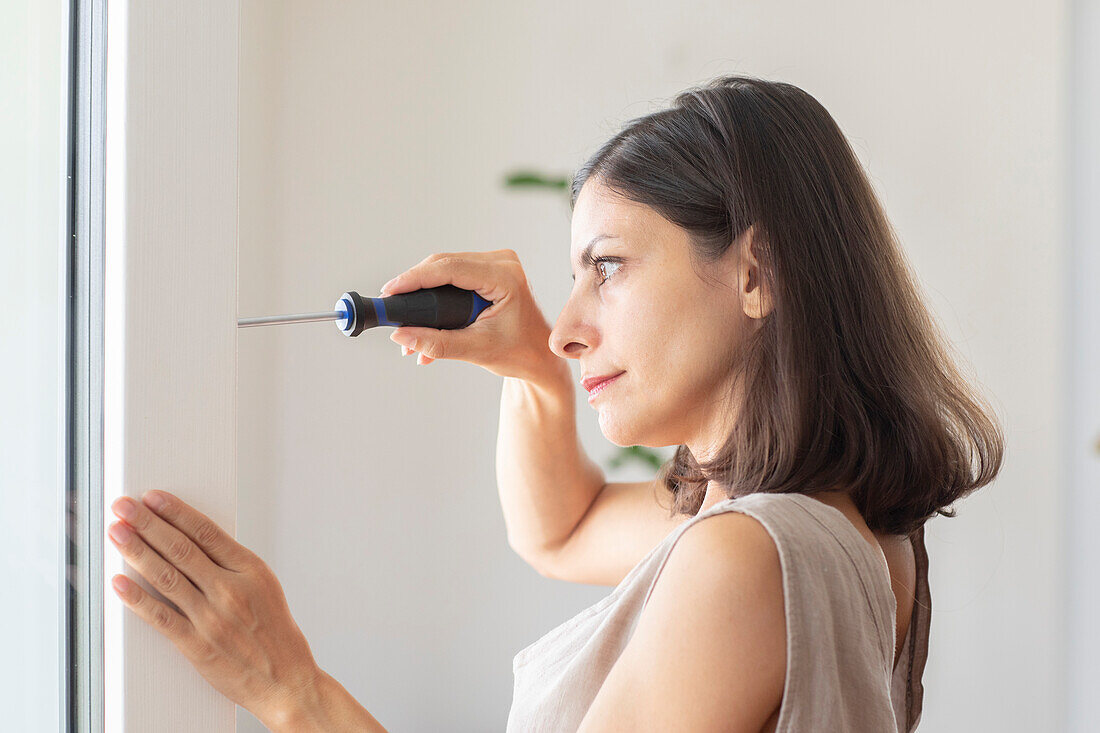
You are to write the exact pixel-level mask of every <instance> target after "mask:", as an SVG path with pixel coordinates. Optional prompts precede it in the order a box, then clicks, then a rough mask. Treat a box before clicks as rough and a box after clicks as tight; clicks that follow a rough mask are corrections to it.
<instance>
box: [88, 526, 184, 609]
mask: <svg viewBox="0 0 1100 733" xmlns="http://www.w3.org/2000/svg"><path fill="white" fill-rule="evenodd" d="M107 534H108V536H109V537H110V538H111V542H113V543H114V545H115V547H117V548H118V551H119V552H121V553H122V556H123V557H124V558H125V559H126V562H127V563H129V564H130V565H131V566H132V567H133V568H134V569H135V570H137V571H138V572H139V573H140V574H141V576H142V577H143V578H145V579H146V580H148V581H149V583H150V585H152V586H153V587H154V588H156V589H157V590H158V591H159V592H160V594H161V595H163V596H164V597H165V598H167V599H168V600H170V601H172V602H173V603H175V604H176V606H178V607H179V608H180V609H181V610H182V611H183V612H184V613H186V614H187V615H188V616H194V615H195V614H196V612H197V611H198V609H199V605H200V604H201V603H202V602H204V601H205V597H204V596H203V594H202V593H200V592H199V590H198V588H196V587H195V586H194V584H192V583H191V581H190V579H188V578H187V576H185V575H184V574H183V573H182V572H180V570H179V569H178V568H176V566H174V565H172V564H171V563H169V562H167V561H165V559H164V558H163V557H161V556H160V555H158V554H157V552H156V551H155V550H154V549H153V548H151V547H150V546H149V545H148V544H146V542H145V541H144V540H142V538H141V537H140V536H139V535H138V533H137V532H136V531H134V530H133V529H131V528H130V527H129V526H128V525H127V524H126V523H125V522H115V523H114V524H112V525H111V526H110V527H109V531H108V533H107ZM134 585H136V584H134ZM142 593H144V591H142ZM145 595H146V596H148V594H145ZM154 603H158V601H154V600H153V599H152V598H148V600H146V599H141V604H142V610H143V611H144V612H148V613H149V614H156V615H157V616H158V617H157V618H156V619H152V620H155V621H156V622H157V624H158V627H159V626H160V625H161V624H165V628H170V624H171V623H172V622H173V621H174V620H173V619H171V618H168V619H165V618H162V616H163V612H162V611H160V610H158V609H157V608H156V607H155V605H153V604H154ZM161 605H163V604H161ZM135 610H137V609H136V608H135ZM164 610H165V611H170V610H171V609H168V608H167V607H166V606H165V609H164ZM172 613H175V611H172ZM177 615H178V614H177ZM143 618H144V616H143ZM151 622H152V621H151Z"/></svg>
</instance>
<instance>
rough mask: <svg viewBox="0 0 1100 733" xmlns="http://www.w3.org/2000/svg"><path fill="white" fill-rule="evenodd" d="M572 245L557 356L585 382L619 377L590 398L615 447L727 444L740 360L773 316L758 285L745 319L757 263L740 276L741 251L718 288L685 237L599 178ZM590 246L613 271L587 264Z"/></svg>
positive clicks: (586, 191)
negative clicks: (694, 262) (747, 342)
mask: <svg viewBox="0 0 1100 733" xmlns="http://www.w3.org/2000/svg"><path fill="white" fill-rule="evenodd" d="M571 237H572V246H571V251H570V261H571V264H572V269H573V276H574V284H573V291H572V293H570V296H569V300H568V301H567V302H566V304H565V307H564V308H563V309H562V312H561V314H560V315H559V316H558V320H557V323H556V324H555V325H554V329H553V331H552V332H551V335H550V348H551V349H552V350H553V351H554V353H556V354H557V355H558V356H560V357H562V358H565V359H577V360H578V361H579V362H580V366H581V377H582V379H583V378H588V377H603V376H606V375H614V374H619V373H620V372H621V373H622V374H621V376H619V377H618V378H617V379H615V380H614V381H613V382H611V383H609V384H608V385H607V386H605V387H604V388H603V389H602V390H600V391H598V392H596V393H595V394H594V395H590V396H589V403H590V404H591V405H592V406H593V407H594V408H595V409H596V411H597V412H598V413H599V421H600V429H601V430H602V431H603V434H604V436H605V437H606V438H607V439H608V440H610V441H611V442H612V443H615V444H616V445H620V446H629V445H644V446H650V447H656V446H666V445H678V444H681V443H683V444H686V445H687V446H688V447H689V448H690V449H691V451H692V454H693V455H694V456H695V457H696V458H698V459H702V458H703V457H705V456H706V455H707V452H708V451H709V450H711V449H712V447H713V448H717V447H718V445H720V443H721V442H722V441H724V439H725V437H726V435H727V434H728V430H729V427H730V425H729V420H730V416H729V414H728V412H727V409H726V406H725V405H726V400H727V398H728V395H729V390H730V388H731V384H730V380H731V375H730V373H729V370H730V364H731V359H732V356H733V353H734V350H735V349H736V347H737V346H738V344H739V343H740V342H741V340H742V339H743V338H744V337H745V334H747V333H749V332H750V329H752V328H753V327H754V326H755V324H754V320H755V317H756V314H757V313H766V311H762V310H761V308H760V296H761V292H760V288H758V287H755V285H753V290H752V291H749V292H747V293H746V301H745V310H743V306H742V303H741V301H740V300H739V298H738V292H739V289H740V287H741V286H742V285H745V284H746V283H749V282H750V280H751V283H759V282H760V280H759V277H757V276H756V275H755V272H750V270H752V269H754V268H755V259H753V258H752V257H751V255H750V257H748V258H746V262H745V263H743V266H741V267H738V262H737V261H736V259H737V253H738V252H739V251H741V249H742V247H741V245H742V244H743V242H737V243H735V245H734V246H732V247H730V248H729V250H727V252H726V254H725V255H724V257H723V259H722V260H720V261H719V262H717V263H715V264H714V265H713V266H712V267H710V268H708V271H707V275H708V276H709V277H710V278H712V281H706V280H703V279H702V278H700V277H699V276H698V275H697V274H696V273H695V271H694V270H693V269H692V266H691V262H690V261H689V259H688V250H689V242H688V234H687V232H686V231H685V230H683V229H681V228H680V227H678V226H676V225H675V224H673V223H671V222H669V221H668V220H667V219H665V218H663V217H662V216H661V215H660V214H658V213H657V212H656V211H655V210H654V209H652V208H650V207H648V206H644V205H642V204H638V203H635V202H632V201H628V200H625V199H622V198H620V197H618V196H616V195H615V194H614V193H613V192H611V191H609V190H608V189H607V188H605V187H603V186H602V185H600V183H599V181H598V180H597V179H595V178H590V179H589V180H588V181H587V182H586V183H585V184H584V187H583V188H582V189H581V192H580V194H579V196H578V198H577V202H576V205H575V206H574V209H573V219H572V232H571ZM742 239H743V240H744V241H747V240H748V236H743V237H742ZM594 240H595V243H594V244H593V245H592V249H591V251H590V252H589V254H590V256H591V257H592V258H595V259H597V260H599V258H601V257H608V258H613V260H614V261H597V263H596V264H594V265H593V264H592V263H591V262H590V260H582V258H583V255H584V253H585V252H586V249H587V247H588V245H589V243H590V242H593V241H594ZM746 311H747V312H746ZM750 313H751V314H752V315H749V314H750Z"/></svg>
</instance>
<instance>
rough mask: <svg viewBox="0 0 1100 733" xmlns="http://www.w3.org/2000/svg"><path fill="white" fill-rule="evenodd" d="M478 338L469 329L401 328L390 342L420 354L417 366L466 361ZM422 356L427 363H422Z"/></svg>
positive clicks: (396, 330)
mask: <svg viewBox="0 0 1100 733" xmlns="http://www.w3.org/2000/svg"><path fill="white" fill-rule="evenodd" d="M478 338H479V336H478V334H477V333H475V332H471V331H470V330H469V328H456V329H445V328H444V329H440V328H421V327H419V326H401V327H400V328H396V329H394V331H393V333H391V334H390V341H393V342H394V343H396V344H401V345H402V346H405V347H407V348H408V349H409V350H410V351H418V352H420V356H418V357H417V364H430V363H431V362H432V361H433V360H435V359H464V358H466V357H467V356H469V355H470V352H471V350H472V349H473V348H474V344H475V341H476V340H477V339H478ZM421 356H423V357H427V361H420V358H421Z"/></svg>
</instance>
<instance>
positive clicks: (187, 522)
mask: <svg viewBox="0 0 1100 733" xmlns="http://www.w3.org/2000/svg"><path fill="white" fill-rule="evenodd" d="M141 500H142V502H143V503H144V504H145V506H147V507H149V508H150V509H151V510H152V511H153V512H155V513H156V515H157V516H158V517H160V518H161V519H163V520H164V521H166V522H168V523H169V524H172V525H173V526H175V527H176V528H177V529H179V530H180V531H181V532H183V534H185V535H187V536H188V537H189V538H190V539H191V540H192V541H193V542H194V543H195V544H196V545H198V546H199V549H201V550H202V551H203V552H205V553H206V555H207V556H208V557H209V558H210V559H211V560H213V561H214V562H215V563H217V564H218V565H220V566H221V567H223V568H225V569H226V570H233V571H235V572H240V571H242V570H245V569H247V568H248V567H249V565H250V564H251V563H252V562H253V559H254V557H255V556H254V555H253V554H252V552H251V551H250V550H249V549H248V548H246V547H245V546H244V545H242V544H240V543H239V542H237V541H236V540H235V539H233V537H232V536H230V534H229V533H228V532H226V531H225V530H224V529H222V528H221V527H219V526H218V525H217V524H215V523H214V521H213V520H212V519H210V517H208V516H206V515H205V514H203V513H202V512H200V511H199V510H197V509H195V508H194V507H192V506H190V505H189V504H187V503H186V502H185V501H183V500H182V499H180V498H179V497H178V496H176V495H175V494H172V493H171V492H168V491H162V490H154V491H146V492H145V494H143V495H142V497H141Z"/></svg>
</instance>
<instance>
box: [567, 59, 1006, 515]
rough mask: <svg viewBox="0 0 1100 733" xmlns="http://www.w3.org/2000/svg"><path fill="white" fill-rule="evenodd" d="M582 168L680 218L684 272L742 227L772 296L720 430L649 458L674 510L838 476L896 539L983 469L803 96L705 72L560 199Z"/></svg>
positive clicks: (890, 246) (845, 169) (940, 370)
mask: <svg viewBox="0 0 1100 733" xmlns="http://www.w3.org/2000/svg"><path fill="white" fill-rule="evenodd" d="M589 177H594V178H595V179H596V180H598V182H599V183H600V184H601V185H603V186H605V187H607V188H608V189H609V190H611V191H613V192H615V193H617V194H619V195H621V196H624V197H625V198H627V199H629V200H631V201H635V202H638V203H641V204H644V205H647V206H650V207H652V208H653V209H655V210H656V211H657V212H658V213H660V214H661V215H662V216H663V217H665V218H666V219H668V220H669V221H670V222H672V223H674V224H676V225H677V226H680V227H682V228H683V229H685V230H687V232H688V233H689V235H690V240H691V249H690V252H689V254H690V257H691V262H692V264H693V267H694V268H695V270H696V272H697V273H698V272H700V271H701V270H704V271H705V269H706V265H707V264H708V263H713V262H714V261H716V260H718V259H719V258H720V257H721V256H722V255H723V253H725V252H726V251H727V249H729V247H730V246H731V245H732V244H733V243H734V241H735V240H736V239H737V238H738V237H740V235H741V234H742V233H744V232H745V231H746V230H747V229H748V227H749V226H750V225H753V224H755V225H756V226H755V228H754V229H753V237H754V244H753V247H754V252H756V253H757V256H758V260H759V262H760V267H761V270H762V273H761V276H762V278H763V280H764V282H765V285H766V288H767V290H768V291H769V292H770V293H771V295H772V302H773V303H774V307H773V309H772V311H771V312H770V313H769V314H768V315H767V316H765V317H764V319H763V320H762V321H761V326H760V327H759V328H757V329H756V330H755V331H753V332H752V333H751V335H750V336H749V337H748V338H747V339H746V343H745V347H744V349H743V350H742V351H741V352H740V353H739V354H737V355H736V356H735V359H734V362H733V363H732V364H731V369H732V370H733V371H732V372H731V373H733V374H734V375H735V376H736V378H735V380H734V382H735V388H734V394H731V395H729V399H730V400H731V402H730V404H731V406H732V407H733V409H734V412H733V413H732V414H735V415H737V416H738V417H737V420H736V422H735V424H734V426H733V428H732V432H731V433H730V435H729V437H728V439H727V440H726V442H725V444H724V445H723V446H722V447H721V449H720V450H719V451H718V453H717V454H716V455H715V457H714V458H713V460H710V461H705V462H702V463H700V462H698V461H697V460H696V457H695V456H693V455H692V454H691V452H690V451H689V450H688V449H687V447H686V446H684V445H680V446H679V447H678V448H677V449H676V453H675V455H674V456H673V457H672V458H671V459H670V460H669V461H668V462H666V463H665V465H664V466H662V468H661V471H660V474H659V477H660V478H661V480H662V482H663V484H664V486H665V487H666V488H667V489H668V490H669V491H670V492H671V493H672V496H673V503H672V508H671V515H675V514H695V513H697V512H698V511H699V508H700V507H701V506H702V502H703V498H704V495H705V493H706V485H707V481H708V479H714V480H716V481H718V482H719V483H720V485H722V486H723V487H725V489H726V493H727V496H729V497H730V498H733V497H737V496H743V495H746V494H751V493H756V492H774V493H789V492H799V493H804V494H812V493H815V492H817V491H826V490H832V489H836V488H843V489H845V490H847V491H848V493H849V495H850V496H851V498H852V500H853V502H854V503H855V505H856V506H857V507H858V509H859V511H860V513H861V514H862V515H863V518H864V521H865V522H866V523H867V525H868V527H870V529H871V530H872V531H875V532H886V533H889V534H904V535H910V534H912V533H913V532H914V531H915V530H917V529H918V528H919V527H921V526H923V524H924V522H925V521H926V520H927V519H928V518H929V517H931V516H932V515H933V514H937V513H938V514H941V515H943V516H948V517H953V516H955V512H954V509H951V508H946V509H945V507H949V505H951V504H952V503H953V502H955V501H956V500H957V499H959V498H960V497H963V496H965V495H967V494H968V493H970V492H971V491H974V490H975V489H978V488H980V487H982V486H984V485H985V484H987V483H989V482H990V481H992V480H993V479H994V478H995V477H996V475H997V473H998V472H999V471H1000V467H1001V462H1002V458H1003V454H1004V437H1003V434H1002V431H1001V426H1000V424H999V422H998V421H997V420H996V419H995V418H994V417H992V416H991V410H990V407H989V403H988V402H986V401H985V400H984V398H983V397H982V396H981V395H980V394H978V393H977V392H976V391H975V390H973V389H972V388H971V386H970V385H969V384H968V383H967V382H966V380H965V379H964V378H963V377H962V376H961V375H960V373H959V371H958V369H957V367H956V365H955V363H954V361H953V360H952V358H951V355H950V354H951V353H952V352H950V348H951V347H950V345H949V344H948V342H947V340H946V339H945V338H944V337H943V336H942V335H941V332H940V330H939V326H938V324H937V322H936V321H935V320H934V318H933V316H932V314H931V313H930V312H929V310H928V309H927V308H926V306H925V305H924V303H923V301H922V298H921V296H920V294H919V291H918V289H917V287H916V285H915V283H914V277H913V274H912V272H911V271H910V269H909V265H908V263H907V261H906V259H905V256H904V254H903V252H902V250H901V247H900V245H899V243H898V240H897V236H896V234H895V233H894V231H893V229H892V227H891V225H890V223H889V221H888V220H887V218H886V215H885V213H884V212H883V210H882V206H881V204H880V203H879V201H878V199H877V198H876V196H875V193H874V190H873V189H872V187H871V184H870V182H869V181H868V179H867V176H866V174H865V172H864V171H863V168H862V167H861V166H860V164H859V161H858V159H857V158H856V156H855V154H854V153H853V151H852V148H851V146H850V145H849V144H848V141H847V139H846V138H845V137H844V135H843V133H842V132H841V130H840V128H839V127H838V126H837V124H836V122H835V121H834V120H833V118H832V117H831V116H830V115H829V113H828V112H827V111H826V110H825V108H824V107H822V106H821V104H820V103H819V102H818V101H817V100H816V99H814V98H813V97H812V96H810V95H809V94H807V93H806V92H804V91H803V90H801V89H799V88H798V87H796V86H793V85H791V84H785V83H780V82H772V81H766V80H763V79H758V78H754V77H748V76H723V77H719V78H717V79H714V80H712V81H710V82H708V83H707V84H705V85H702V86H699V87H694V88H691V89H688V90H686V91H683V92H681V93H680V94H678V95H677V96H676V97H675V99H674V101H673V104H672V106H671V108H669V109H665V110H661V111H658V112H654V113H652V114H649V115H646V116H644V117H639V118H635V119H633V120H630V121H629V122H627V123H626V125H625V126H624V128H623V129H622V130H621V131H620V132H619V133H618V134H616V135H615V136H614V137H613V138H611V139H610V140H609V141H607V142H606V143H605V144H604V145H603V146H602V147H601V148H600V149H599V150H598V151H597V152H596V153H595V154H594V155H593V156H592V157H591V158H590V159H589V160H588V161H587V162H586V163H585V164H584V165H583V166H582V167H581V168H580V169H579V170H578V171H577V172H576V174H575V176H574V178H573V182H572V188H571V192H570V193H571V195H570V208H572V207H573V206H574V205H575V204H576V200H577V196H578V195H579V193H580V190H581V187H582V186H583V185H584V183H585V181H586V180H588V179H589ZM701 276H702V275H701ZM737 385H743V389H740V390H738V389H737ZM733 400H736V402H733ZM671 515H670V516H671Z"/></svg>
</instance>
